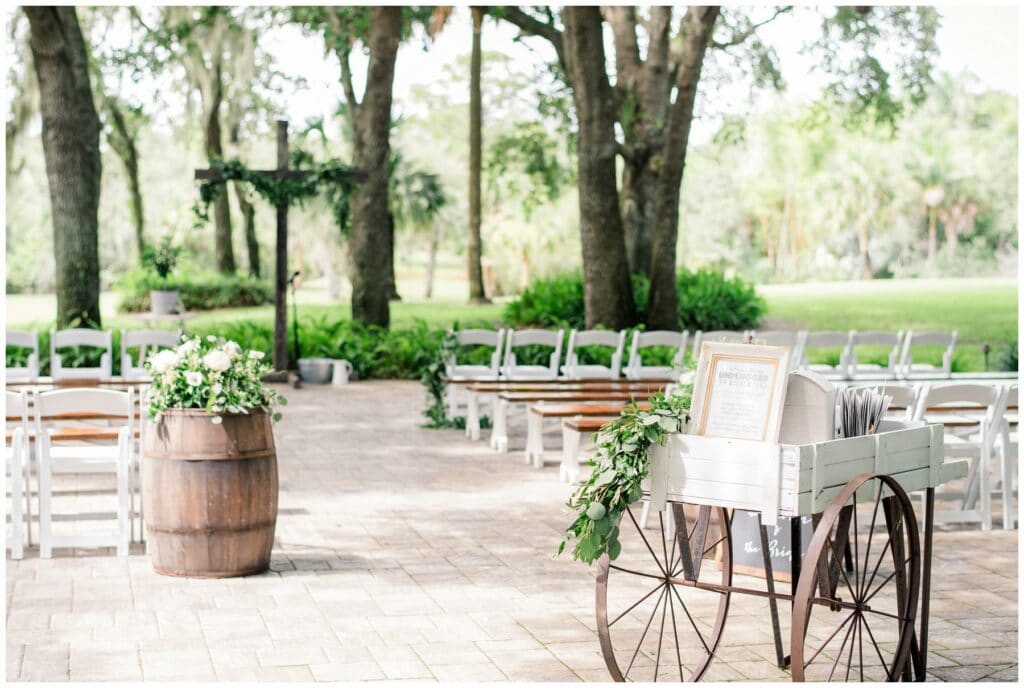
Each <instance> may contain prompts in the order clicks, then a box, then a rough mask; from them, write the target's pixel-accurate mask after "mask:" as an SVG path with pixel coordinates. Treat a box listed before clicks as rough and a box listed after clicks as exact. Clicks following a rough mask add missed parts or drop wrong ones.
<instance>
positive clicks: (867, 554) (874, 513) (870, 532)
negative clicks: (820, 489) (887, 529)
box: [857, 486, 882, 597]
mask: <svg viewBox="0 0 1024 688" xmlns="http://www.w3.org/2000/svg"><path fill="white" fill-rule="evenodd" d="M875 492H877V494H876V495H875V509H874V511H872V512H871V526H870V528H868V542H867V545H866V546H865V547H864V571H865V573H866V572H867V567H868V562H869V561H871V540H872V539H873V538H874V535H875V521H876V520H877V519H878V505H879V504H880V503H881V501H882V488H881V486H876V489H875ZM857 591H858V592H859V593H860V594H859V597H863V596H864V593H866V592H867V589H866V588H865V587H864V581H860V587H859V588H858V589H857Z"/></svg>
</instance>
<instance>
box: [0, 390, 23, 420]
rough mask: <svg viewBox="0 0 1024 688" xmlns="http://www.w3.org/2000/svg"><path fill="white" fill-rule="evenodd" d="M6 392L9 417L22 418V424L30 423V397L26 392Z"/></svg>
mask: <svg viewBox="0 0 1024 688" xmlns="http://www.w3.org/2000/svg"><path fill="white" fill-rule="evenodd" d="M4 391H5V403H6V404H7V410H6V413H7V417H8V418H20V419H21V423H22V424H23V425H24V424H27V423H28V397H27V396H26V395H25V392H14V391H11V390H9V389H8V390H4Z"/></svg>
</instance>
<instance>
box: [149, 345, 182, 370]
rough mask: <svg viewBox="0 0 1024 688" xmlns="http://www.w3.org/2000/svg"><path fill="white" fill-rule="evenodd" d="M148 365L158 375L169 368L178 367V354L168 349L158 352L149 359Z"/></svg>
mask: <svg viewBox="0 0 1024 688" xmlns="http://www.w3.org/2000/svg"><path fill="white" fill-rule="evenodd" d="M149 363H150V365H151V366H152V368H153V370H155V371H156V372H158V373H162V372H164V371H166V370H168V369H169V368H173V367H174V366H176V365H178V354H177V353H175V352H174V351H171V350H169V349H164V350H163V351H158V352H157V353H155V354H153V355H152V356H150V357H149Z"/></svg>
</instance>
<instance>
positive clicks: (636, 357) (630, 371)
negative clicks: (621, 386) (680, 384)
mask: <svg viewBox="0 0 1024 688" xmlns="http://www.w3.org/2000/svg"><path fill="white" fill-rule="evenodd" d="M689 337H690V333H689V332H687V331H685V330H684V331H682V332H672V331H671V330H653V331H651V332H641V331H640V330H636V332H634V333H633V343H632V345H631V346H630V348H629V361H628V362H627V363H626V370H625V373H626V377H627V378H629V379H630V380H675V379H676V377H678V372H677V370H676V369H677V368H679V367H681V366H682V365H683V357H684V356H685V355H686V340H687V339H689ZM654 346H666V347H670V348H673V349H675V350H676V352H675V354H674V355H673V357H672V365H671V366H654V365H644V362H643V358H642V357H641V355H640V349H649V348H651V347H654Z"/></svg>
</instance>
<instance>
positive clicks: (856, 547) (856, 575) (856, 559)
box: [853, 490, 862, 600]
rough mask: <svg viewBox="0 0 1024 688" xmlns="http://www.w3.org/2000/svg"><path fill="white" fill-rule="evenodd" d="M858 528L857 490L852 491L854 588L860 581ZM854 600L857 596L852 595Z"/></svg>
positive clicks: (857, 586)
mask: <svg viewBox="0 0 1024 688" xmlns="http://www.w3.org/2000/svg"><path fill="white" fill-rule="evenodd" d="M858 530H860V528H859V526H858V525H857V490H854V491H853V580H854V582H855V583H856V585H854V587H855V588H859V584H860V583H861V582H862V581H861V575H860V544H859V543H858V542H857V531H858ZM853 599H854V600H856V599H857V598H856V597H854V598H853Z"/></svg>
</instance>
